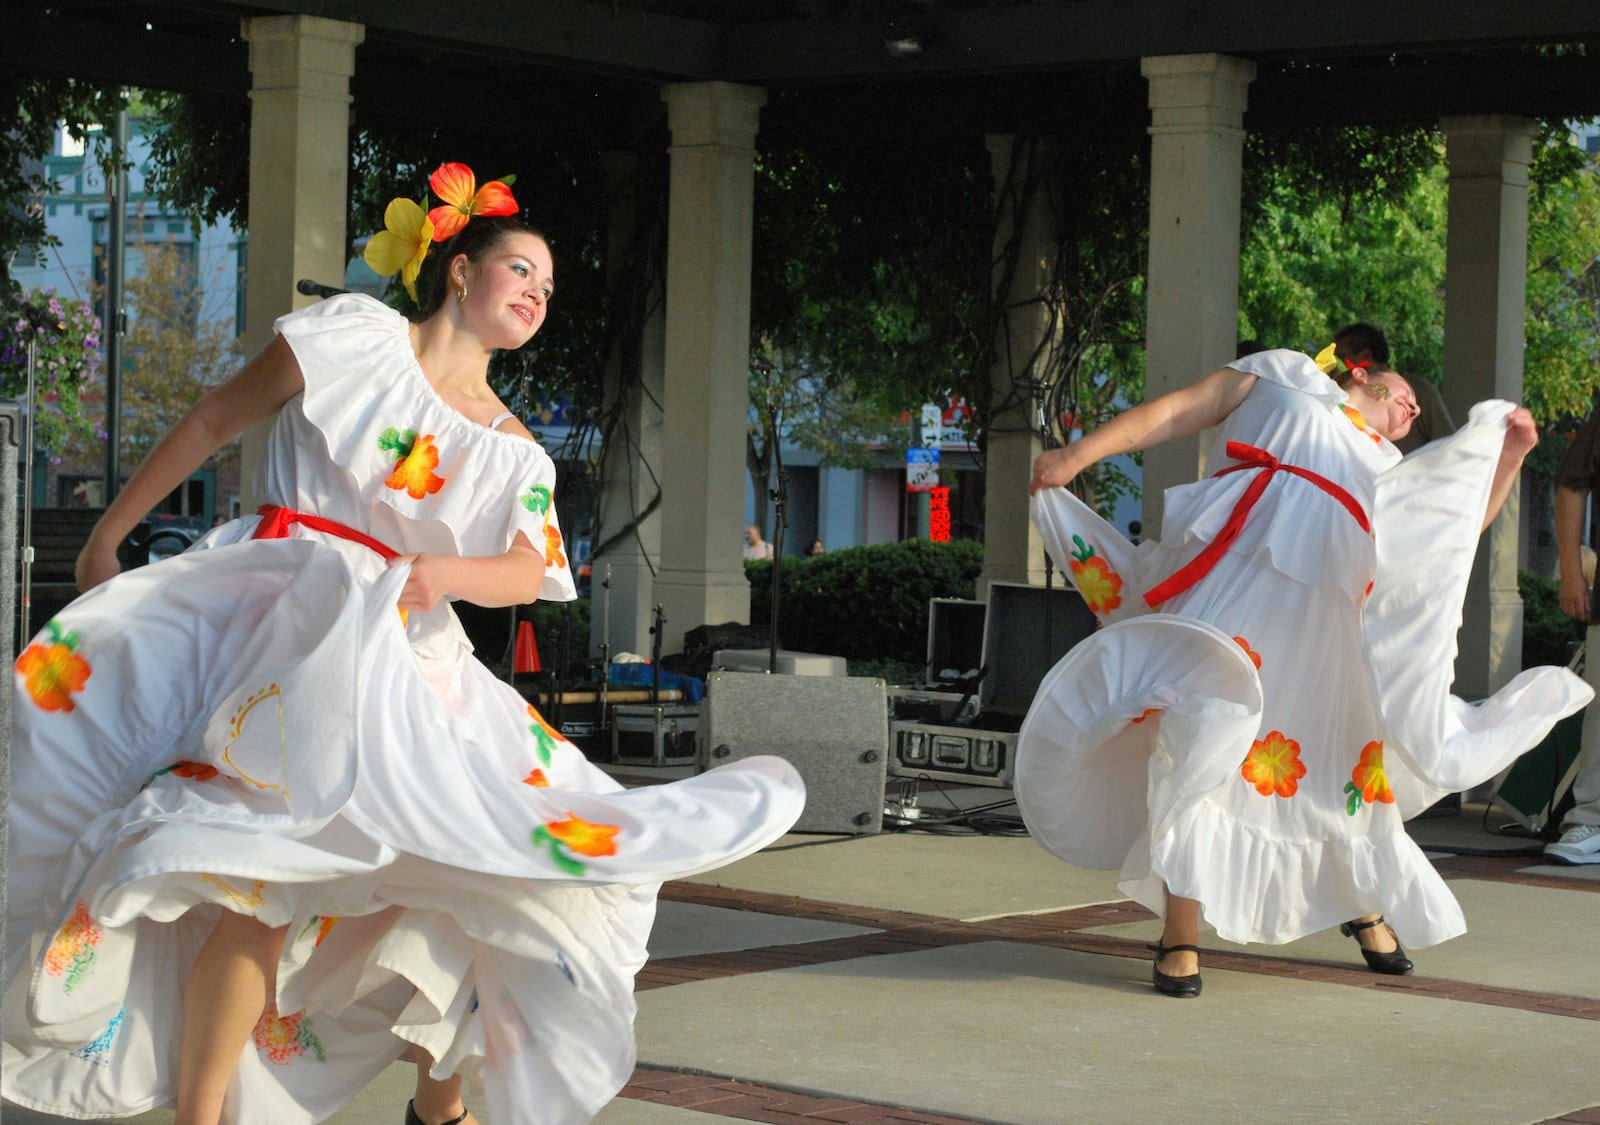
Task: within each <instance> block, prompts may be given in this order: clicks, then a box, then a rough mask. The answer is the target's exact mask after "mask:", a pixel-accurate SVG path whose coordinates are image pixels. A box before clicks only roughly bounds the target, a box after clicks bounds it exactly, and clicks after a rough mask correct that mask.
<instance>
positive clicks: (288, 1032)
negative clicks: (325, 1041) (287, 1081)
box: [252, 1004, 328, 1066]
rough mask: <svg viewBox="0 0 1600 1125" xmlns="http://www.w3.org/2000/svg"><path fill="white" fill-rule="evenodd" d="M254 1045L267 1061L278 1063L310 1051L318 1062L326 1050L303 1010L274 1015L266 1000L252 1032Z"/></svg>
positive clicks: (323, 1058) (321, 1060) (272, 1006)
mask: <svg viewBox="0 0 1600 1125" xmlns="http://www.w3.org/2000/svg"><path fill="white" fill-rule="evenodd" d="M252 1037H253V1038H254V1039H255V1043H256V1049H257V1050H260V1051H265V1052H266V1053H267V1061H268V1062H270V1063H275V1064H276V1065H278V1066H288V1065H289V1064H290V1063H292V1062H294V1060H295V1059H298V1058H301V1057H303V1056H305V1055H310V1056H311V1057H312V1058H314V1059H316V1060H317V1061H318V1062H327V1061H328V1055H327V1052H326V1051H324V1050H323V1049H322V1040H320V1039H318V1038H317V1033H316V1032H315V1031H314V1030H312V1027H311V1020H310V1019H309V1018H307V1016H306V1014H305V1012H303V1011H300V1012H296V1013H295V1014H294V1015H292V1016H280V1015H278V1008H277V1005H275V1004H268V1005H267V1010H266V1011H264V1012H262V1013H261V1019H260V1020H258V1021H257V1022H256V1029H255V1032H254V1035H253V1036H252Z"/></svg>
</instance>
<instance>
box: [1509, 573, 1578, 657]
mask: <svg viewBox="0 0 1600 1125" xmlns="http://www.w3.org/2000/svg"><path fill="white" fill-rule="evenodd" d="M1517 593H1519V594H1521V595H1522V666H1523V667H1524V668H1532V667H1533V666H1534V665H1536V664H1560V665H1564V664H1566V663H1567V661H1568V660H1570V659H1572V650H1573V647H1574V646H1575V645H1576V644H1577V643H1578V642H1580V641H1582V640H1583V626H1581V625H1580V624H1578V622H1576V621H1574V620H1573V619H1572V618H1570V617H1568V616H1567V615H1566V614H1564V613H1562V612H1561V587H1560V585H1559V584H1558V583H1557V582H1556V580H1555V579H1553V578H1546V577H1545V576H1544V575H1542V574H1536V573H1534V572H1533V571H1531V570H1519V571H1517Z"/></svg>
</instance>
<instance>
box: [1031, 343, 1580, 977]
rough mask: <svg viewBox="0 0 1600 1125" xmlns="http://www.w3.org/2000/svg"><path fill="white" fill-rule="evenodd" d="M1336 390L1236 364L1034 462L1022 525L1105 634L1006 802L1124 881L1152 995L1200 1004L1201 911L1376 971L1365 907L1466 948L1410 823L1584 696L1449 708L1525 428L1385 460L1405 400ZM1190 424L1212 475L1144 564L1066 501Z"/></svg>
mask: <svg viewBox="0 0 1600 1125" xmlns="http://www.w3.org/2000/svg"><path fill="white" fill-rule="evenodd" d="M1350 376H1351V380H1352V382H1351V384H1350V391H1349V393H1348V394H1347V393H1346V392H1345V391H1344V390H1341V389H1340V388H1339V387H1338V386H1337V385H1336V384H1335V383H1334V381H1333V380H1332V379H1330V378H1328V377H1327V375H1326V374H1324V372H1323V371H1322V370H1320V369H1319V368H1318V367H1317V365H1316V364H1315V363H1314V362H1313V361H1312V360H1310V359H1309V358H1308V357H1306V356H1304V355H1301V354H1299V353H1297V352H1289V351H1268V352H1261V353H1257V354H1255V355H1252V356H1248V357H1246V358H1244V359H1241V360H1239V361H1237V362H1235V363H1233V364H1231V365H1230V366H1228V367H1225V368H1222V369H1220V370H1218V371H1215V372H1213V373H1212V374H1211V375H1209V376H1207V377H1206V378H1204V379H1202V380H1200V381H1199V382H1197V383H1195V384H1193V385H1191V386H1189V387H1187V388H1184V389H1182V390H1179V391H1176V392H1174V393H1172V394H1168V395H1164V396H1162V397H1161V398H1158V399H1155V400H1153V401H1151V402H1149V403H1146V404H1144V405H1141V406H1137V407H1134V408H1133V409H1131V410H1129V411H1127V412H1125V413H1124V414H1122V415H1120V416H1119V417H1117V418H1115V419H1113V420H1112V421H1111V422H1109V423H1107V424H1106V425H1104V426H1102V427H1100V428H1099V429H1097V430H1094V431H1092V432H1091V433H1089V434H1087V435H1085V436H1084V438H1083V440H1082V441H1079V442H1077V443H1075V444H1073V445H1070V446H1067V447H1065V448H1062V449H1057V450H1052V451H1050V452H1047V453H1045V454H1044V455H1042V456H1041V457H1040V458H1039V459H1038V461H1037V462H1036V463H1035V466H1034V475H1033V481H1032V484H1031V491H1032V493H1033V495H1034V499H1033V516H1034V522H1035V523H1036V525H1037V526H1038V527H1039V529H1040V532H1041V534H1042V536H1043V537H1044V540H1045V544H1046V547H1047V549H1048V550H1049V551H1050V553H1051V555H1052V557H1053V558H1054V559H1055V560H1056V562H1057V563H1058V564H1059V565H1060V566H1061V568H1062V570H1063V572H1064V573H1066V574H1067V575H1068V576H1069V577H1070V578H1071V580H1072V581H1073V582H1074V584H1075V585H1076V586H1077V587H1078V589H1079V591H1080V592H1081V593H1082V594H1083V596H1084V598H1085V600H1086V601H1087V602H1088V604H1089V607H1090V608H1091V609H1092V610H1094V612H1095V613H1096V614H1097V615H1098V616H1099V617H1100V619H1101V620H1102V621H1103V622H1105V623H1106V627H1105V628H1103V629H1101V630H1099V631H1098V632H1097V633H1096V634H1095V635H1094V636H1093V637H1091V638H1090V639H1089V640H1088V641H1086V642H1084V643H1083V644H1081V645H1079V646H1078V647H1077V648H1076V649H1074V650H1073V651H1072V652H1071V653H1069V654H1068V655H1067V656H1066V657H1065V658H1064V659H1063V660H1062V662H1061V663H1060V664H1059V665H1058V666H1057V667H1056V668H1055V669H1054V670H1053V671H1052V672H1051V673H1050V674H1049V675H1048V676H1047V677H1046V679H1045V681H1044V683H1043V684H1042V685H1041V687H1040V690H1039V695H1038V697H1037V699H1036V700H1035V702H1034V705H1033V708H1032V710H1031V711H1030V713H1029V716H1028V719H1027V721H1026V723H1025V724H1024V727H1023V730H1022V734H1021V737H1020V743H1021V745H1020V747H1019V752H1018V765H1017V793H1018V799H1019V803H1020V804H1021V807H1022V811H1023V815H1024V817H1025V819H1026V820H1027V823H1028V826H1029V828H1030V830H1031V831H1032V832H1033V835H1034V836H1035V838H1036V839H1038V840H1039V841H1040V842H1041V843H1042V844H1043V845H1044V846H1045V847H1047V848H1049V849H1050V850H1051V851H1052V852H1054V853H1055V854H1057V855H1059V856H1061V857H1062V858H1064V859H1066V860H1068V861H1069V862H1071V863H1074V864H1077V865H1079V866H1084V867H1100V868H1104V867H1114V866H1117V865H1118V864H1120V865H1121V867H1122V882H1121V886H1122V888H1123V890H1124V891H1125V892H1126V893H1127V894H1129V896H1130V897H1132V898H1134V899H1136V900H1138V901H1139V902H1141V903H1143V904H1144V905H1146V906H1148V907H1149V908H1150V909H1152V910H1154V911H1156V912H1157V913H1159V914H1161V915H1162V917H1163V918H1164V929H1163V932H1162V937H1161V941H1160V943H1159V945H1157V946H1156V947H1154V948H1155V953H1156V960H1155V965H1154V967H1153V970H1152V972H1153V979H1154V983H1155V986H1156V988H1157V989H1158V990H1159V991H1161V992H1163V993H1166V994H1168V995H1172V996H1180V997H1184V996H1195V995H1198V994H1199V992H1200V984H1201V981H1200V973H1199V961H1198V954H1199V949H1198V942H1199V930H1200V924H1201V921H1202V915H1203V919H1204V921H1205V922H1206V923H1207V924H1209V925H1211V926H1212V927H1214V928H1215V929H1216V931H1217V932H1218V934H1220V935H1221V936H1222V937H1224V938H1226V939H1228V940H1230V941H1240V942H1244V941H1261V942H1274V943H1281V942H1287V941H1292V940H1294V939H1296V938H1298V937H1301V936H1303V935H1305V934H1307V933H1311V932H1314V931H1317V930H1320V929H1325V928H1327V927H1330V926H1332V925H1336V924H1341V923H1342V924H1343V929H1344V932H1346V933H1347V934H1350V935H1351V936H1355V937H1356V938H1357V939H1358V940H1359V941H1361V943H1362V949H1363V953H1364V954H1365V955H1366V957H1367V960H1368V963H1369V965H1371V966H1372V967H1373V968H1374V969H1375V970H1377V971H1380V972H1382V971H1404V970H1405V969H1409V967H1410V966H1409V962H1405V960H1404V953H1403V951H1402V950H1400V948H1399V946H1398V943H1397V942H1396V941H1395V938H1394V936H1393V934H1391V933H1390V932H1389V931H1388V929H1387V927H1386V926H1383V925H1382V923H1383V921H1384V919H1383V918H1382V917H1381V916H1380V912H1381V914H1386V915H1387V917H1388V919H1389V920H1390V921H1392V922H1393V924H1394V929H1395V930H1396V931H1398V933H1399V934H1401V935H1403V936H1404V937H1405V939H1406V940H1407V941H1408V942H1412V943H1414V944H1416V945H1421V946H1426V945H1432V944H1435V943H1437V942H1439V941H1443V940H1445V939H1446V938H1449V937H1452V936H1455V935H1456V934H1459V933H1461V932H1462V931H1463V930H1464V929H1465V924H1464V921H1463V919H1462V916H1461V911H1460V908H1459V906H1458V905H1457V904H1456V902H1455V900H1454V899H1453V898H1452V897H1451V895H1450V893H1449V891H1448V890H1447V889H1446V887H1445V885H1444V882H1443V880H1442V879H1440V877H1439V876H1438V874H1437V873H1436V872H1435V871H1434V870H1433V867H1432V865H1431V864H1430V863H1429V862H1428V860H1427V859H1426V858H1425V857H1424V856H1423V854H1422V853H1421V851H1420V850H1419V849H1418V848H1417V847H1416V846H1415V845H1414V844H1413V843H1412V842H1411V840H1410V838H1409V837H1408V836H1407V835H1406V833H1405V829H1404V825H1403V823H1402V822H1403V819H1404V817H1405V816H1408V815H1414V814H1415V813H1416V812H1419V811H1421V810H1422V809H1423V808H1425V807H1426V806H1427V805H1428V804H1430V803H1432V801H1434V800H1436V799H1437V798H1438V797H1439V796H1441V795H1442V794H1443V792H1448V791H1458V790H1462V789H1466V788H1469V787H1470V786H1472V785H1475V784H1477V783H1479V782H1481V781H1483V780H1485V779H1486V778H1488V777H1491V776H1493V775H1494V774H1495V773H1496V772H1497V771H1498V770H1500V769H1502V768H1503V767H1504V766H1505V765H1507V764H1508V763H1509V762H1510V761H1512V760H1513V759H1514V758H1515V757H1516V756H1517V755H1518V754H1520V753H1521V752H1523V751H1525V750H1527V749H1528V748H1530V747H1531V746H1533V745H1534V744H1536V743H1537V742H1538V741H1539V739H1540V738H1542V737H1543V736H1544V735H1545V733H1547V732H1548V730H1549V728H1550V727H1551V726H1552V725H1553V724H1554V723H1555V721H1556V720H1557V719H1559V718H1560V717H1561V716H1563V715H1565V714H1570V713H1571V712H1573V711H1575V710H1577V709H1578V708H1580V707H1582V706H1583V705H1584V703H1586V702H1587V701H1588V698H1589V695H1590V692H1589V691H1588V689H1587V687H1586V686H1585V685H1584V684H1583V683H1582V681H1581V680H1578V679H1577V677H1574V676H1572V675H1571V674H1570V673H1568V672H1566V671H1565V670H1564V669H1536V670H1531V671H1528V672H1524V673H1522V674H1521V675H1520V676H1518V677H1517V678H1516V679H1514V680H1513V681H1512V682H1511V683H1510V684H1509V685H1507V686H1506V687H1505V688H1503V689H1502V690H1501V691H1499V692H1497V693H1495V694H1494V695H1493V696H1492V697H1491V698H1490V699H1488V700H1486V701H1484V702H1482V703H1480V704H1478V705H1476V706H1469V705H1467V704H1465V703H1463V702H1462V701H1460V700H1457V699H1454V698H1452V697H1451V696H1450V695H1449V687H1450V682H1451V678H1452V675H1453V673H1452V665H1453V659H1454V655H1455V632H1456V628H1457V626H1458V625H1459V623H1460V614H1461V605H1462V598H1463V595H1464V591H1465V588H1466V582H1467V576H1468V573H1469V571H1470V568H1471V563H1472V556H1473V552H1474V550H1475V548H1476V543H1477V539H1478V536H1479V533H1480V531H1481V529H1482V528H1485V527H1487V526H1488V524H1489V521H1490V520H1492V519H1493V518H1494V516H1495V514H1496V513H1497V512H1498V511H1499V510H1500V507H1501V505H1502V504H1503V503H1504V501H1505V499H1506V497H1507V495H1508V494H1509V492H1510V489H1511V486H1512V484H1513V482H1514V480H1515V478H1516V474H1517V471H1518V469H1519V467H1520V466H1521V464H1522V461H1523V458H1524V457H1525V456H1526V455H1527V452H1528V451H1529V450H1530V449H1531V448H1532V447H1533V445H1534V444H1535V442H1536V441H1537V432H1536V429H1535V427H1534V423H1533V419H1532V417H1531V416H1530V415H1529V414H1528V412H1527V411H1526V410H1524V409H1521V408H1513V407H1512V406H1511V404H1509V403H1485V404H1482V405H1480V406H1478V407H1476V408H1474V410H1473V413H1472V418H1471V420H1470V421H1469V423H1468V425H1467V426H1466V427H1464V428H1463V430H1461V431H1460V432H1458V433H1457V434H1455V435H1453V436H1451V437H1449V438H1446V439H1443V440H1441V441H1439V442H1436V443H1434V444H1433V445H1430V446H1428V447H1427V448H1426V449H1424V450H1421V451H1418V452H1417V453H1414V454H1412V455H1411V456H1409V457H1407V458H1406V459H1405V461H1404V462H1401V459H1400V454H1399V452H1398V450H1396V449H1395V448H1394V446H1393V445H1392V444H1391V441H1392V440H1393V439H1396V438H1399V437H1402V436H1404V435H1405V433H1406V432H1407V431H1408V430H1409V429H1410V425H1411V422H1412V420H1413V419H1414V418H1415V417H1416V413H1417V407H1416V402H1415V398H1414V397H1413V395H1412V392H1411V388H1410V386H1409V385H1408V384H1407V383H1406V381H1405V380H1404V378H1402V377H1401V376H1400V375H1398V374H1396V373H1394V372H1392V371H1388V370H1387V369H1383V368H1369V369H1360V368H1357V369H1355V370H1353V371H1352V372H1351V373H1350ZM1208 426H1217V427H1218V432H1217V435H1216V441H1215V445H1214V447H1213V450H1214V452H1213V455H1212V458H1211V464H1210V466H1209V468H1208V473H1207V476H1206V478H1205V479H1203V480H1201V481H1199V482H1197V483H1195V484H1190V485H1184V486H1180V487H1177V488H1174V489H1171V490H1169V491H1168V492H1167V494H1166V500H1165V518H1164V521H1163V531H1162V536H1161V539H1160V541H1159V542H1157V541H1154V540H1149V539H1146V540H1145V541H1144V542H1143V543H1141V544H1140V545H1139V546H1138V547H1137V548H1136V547H1134V546H1133V545H1132V544H1130V543H1129V542H1128V541H1127V540H1126V539H1125V538H1123V536H1122V535H1121V534H1120V533H1118V532H1117V531H1116V530H1115V529H1114V528H1113V527H1111V526H1110V525H1109V524H1107V523H1105V522H1104V521H1103V520H1101V519H1099V518H1098V517H1097V516H1095V514H1094V513H1093V512H1092V511H1091V510H1090V509H1089V508H1088V507H1086V506H1085V505H1084V504H1082V503H1081V502H1080V501H1079V500H1078V499H1077V498H1076V497H1074V496H1072V495H1071V494H1070V493H1069V492H1068V491H1067V490H1066V489H1065V488H1063V487H1060V486H1063V485H1066V484H1068V483H1070V482H1071V481H1072V480H1073V479H1074V478H1075V477H1077V476H1078V474H1079V473H1081V472H1082V471H1083V470H1084V469H1085V468H1087V467H1088V466H1090V465H1092V464H1094V463H1095V462H1097V461H1099V460H1101V459H1102V458H1104V457H1108V456H1111V455H1113V454H1116V453H1123V452H1128V451H1131V450H1139V449H1146V448H1148V447H1150V446H1152V445H1155V444H1157V443H1159V442H1161V441H1164V440H1168V439H1171V438H1175V437H1179V436H1182V435H1185V434H1193V433H1197V432H1199V431H1200V430H1202V429H1204V428H1206V427H1208ZM1352 918H1354V919H1356V921H1355V922H1346V920H1347V919H1352ZM1385 946H1387V948H1385ZM1400 962H1404V964H1403V967H1400V968H1399V969H1398V970H1397V969H1396V967H1395V966H1396V965H1398V964H1399V963H1400Z"/></svg>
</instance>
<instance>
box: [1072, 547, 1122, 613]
mask: <svg viewBox="0 0 1600 1125" xmlns="http://www.w3.org/2000/svg"><path fill="white" fill-rule="evenodd" d="M1072 541H1073V542H1074V543H1076V544H1077V545H1078V549H1077V550H1076V551H1073V552H1072V560H1071V562H1070V563H1069V564H1068V565H1069V566H1070V567H1071V569H1072V584H1073V585H1074V586H1076V587H1077V588H1078V593H1079V594H1081V595H1083V600H1084V603H1085V604H1087V605H1088V607H1089V610H1090V612H1092V613H1096V614H1103V613H1110V612H1111V611H1112V610H1114V609H1116V608H1117V607H1118V606H1119V605H1121V604H1122V593H1121V591H1122V576H1121V575H1120V574H1118V573H1117V572H1116V571H1114V570H1112V569H1111V565H1110V564H1109V563H1107V562H1106V560H1105V559H1103V558H1101V557H1100V556H1099V555H1097V554H1095V553H1094V548H1093V547H1091V546H1089V545H1088V544H1087V543H1085V542H1084V541H1083V537H1082V536H1081V535H1074V536H1073V537H1072Z"/></svg>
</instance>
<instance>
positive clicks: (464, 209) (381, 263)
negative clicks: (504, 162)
mask: <svg viewBox="0 0 1600 1125" xmlns="http://www.w3.org/2000/svg"><path fill="white" fill-rule="evenodd" d="M515 182H516V177H515V176H504V177H502V178H501V179H498V180H491V181H489V182H488V183H486V184H484V185H483V186H482V187H481V188H480V187H478V181H477V177H476V176H474V175H473V174H472V169H471V168H468V167H467V166H466V165H465V164H455V163H452V164H441V165H439V167H438V168H437V169H435V171H434V173H433V175H431V176H429V177H428V184H429V186H431V187H432V188H433V190H434V193H435V194H436V195H438V197H439V199H440V200H441V203H440V205H439V206H438V207H434V208H432V209H430V208H429V207H428V197H427V196H426V195H424V196H423V197H422V198H421V199H420V200H412V199H404V198H397V199H392V200H390V201H389V206H388V207H387V208H385V209H384V212H383V226H384V229H383V230H381V231H379V232H378V233H377V234H375V235H373V236H372V238H371V239H369V240H368V241H367V248H366V250H365V251H363V252H362V255H361V256H362V257H363V258H365V259H366V262H367V265H369V266H371V267H372V272H374V273H376V274H377V275H378V276H379V277H388V276H389V275H391V274H394V273H398V274H399V275H400V282H401V284H402V285H404V286H405V287H406V292H407V293H409V294H411V299H412V300H413V301H415V300H416V299H417V275H418V274H419V273H420V272H421V271H422V260H423V259H424V258H426V257H427V256H428V251H429V250H430V249H432V248H433V244H434V243H435V242H443V241H444V240H445V239H447V238H452V237H454V236H455V235H457V234H459V233H460V232H461V228H462V227H464V226H466V225H467V222H468V221H469V220H470V219H472V217H473V216H475V215H515V214H516V213H517V201H516V200H515V199H514V198H512V195H511V185H512V184H513V183H515Z"/></svg>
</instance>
